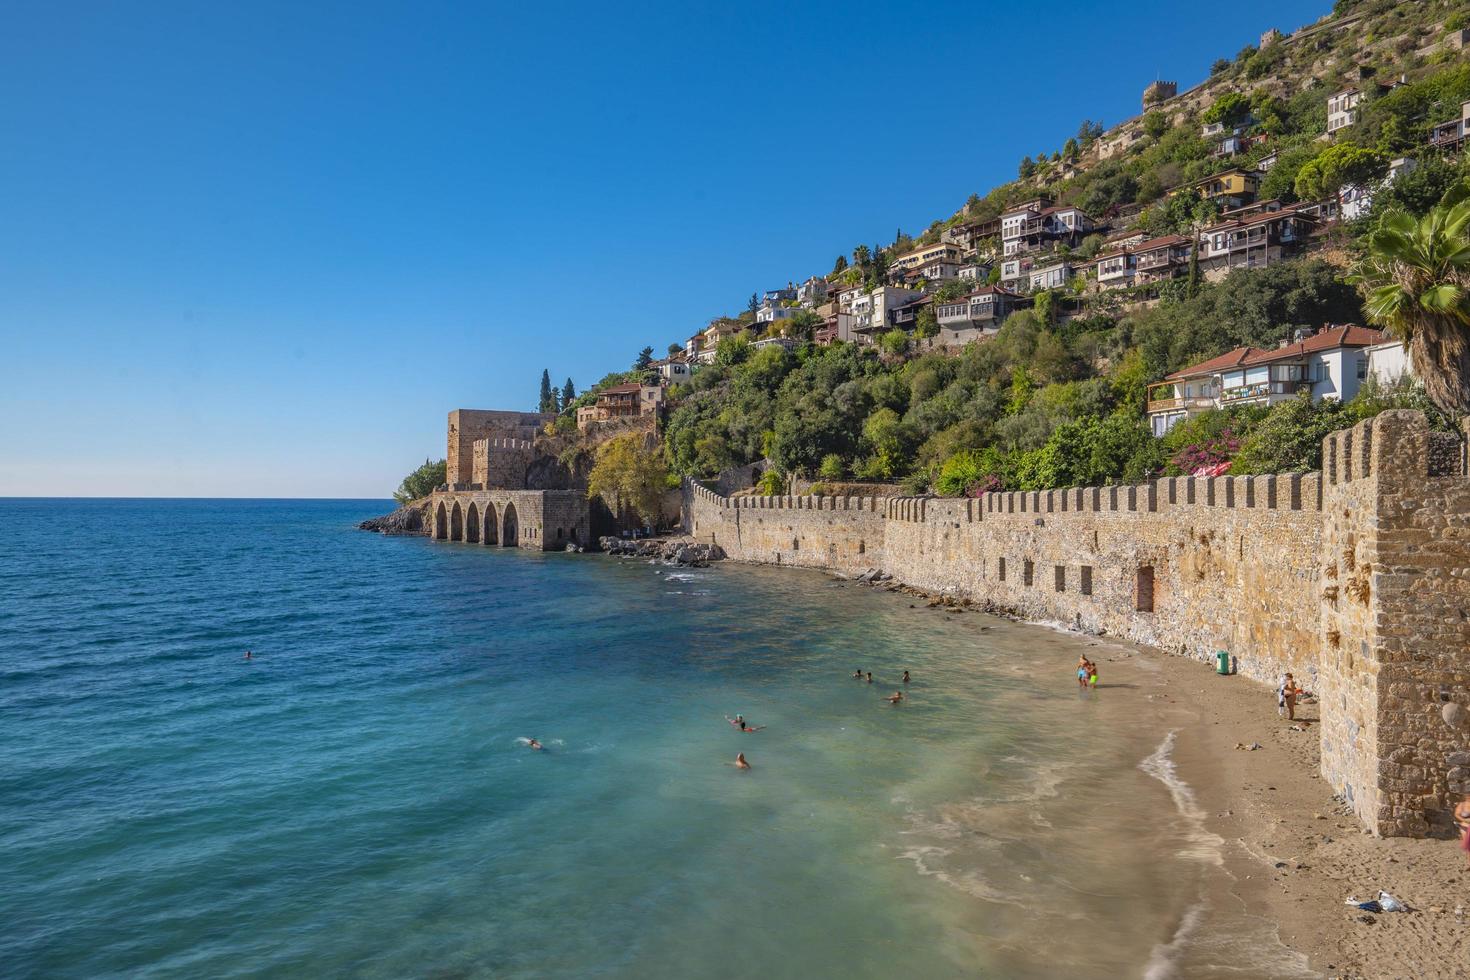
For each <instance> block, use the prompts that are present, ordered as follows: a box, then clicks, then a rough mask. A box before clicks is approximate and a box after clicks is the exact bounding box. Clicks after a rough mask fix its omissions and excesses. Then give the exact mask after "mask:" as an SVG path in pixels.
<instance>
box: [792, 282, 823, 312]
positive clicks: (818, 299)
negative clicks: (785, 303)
mask: <svg viewBox="0 0 1470 980" xmlns="http://www.w3.org/2000/svg"><path fill="white" fill-rule="evenodd" d="M828 289H829V287H828V285H827V280H826V279H823V278H822V277H821V276H812V277H811V278H810V279H808V280H807V281H806V282H804V283H802V284H801V285H800V286H797V287H796V302H797V303H798V304H800V305H801V306H803V307H805V308H806V309H808V310H813V309H816V308H817V307H818V306H820V305H821V304H823V303H825V302H827V291H828Z"/></svg>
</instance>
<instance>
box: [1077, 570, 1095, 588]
mask: <svg viewBox="0 0 1470 980" xmlns="http://www.w3.org/2000/svg"><path fill="white" fill-rule="evenodd" d="M1078 591H1080V592H1081V593H1082V594H1083V595H1092V566H1091V565H1083V566H1082V575H1081V582H1079V583H1078Z"/></svg>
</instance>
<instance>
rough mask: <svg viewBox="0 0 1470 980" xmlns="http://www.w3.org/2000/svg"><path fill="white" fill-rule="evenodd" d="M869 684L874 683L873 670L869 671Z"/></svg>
mask: <svg viewBox="0 0 1470 980" xmlns="http://www.w3.org/2000/svg"><path fill="white" fill-rule="evenodd" d="M868 683H869V684H871V683H873V672H872V671H871V670H870V671H868Z"/></svg>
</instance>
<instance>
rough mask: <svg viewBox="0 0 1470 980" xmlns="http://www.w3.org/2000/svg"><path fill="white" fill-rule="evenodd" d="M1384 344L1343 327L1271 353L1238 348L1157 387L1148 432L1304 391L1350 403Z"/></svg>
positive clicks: (1374, 335) (1379, 337)
mask: <svg viewBox="0 0 1470 980" xmlns="http://www.w3.org/2000/svg"><path fill="white" fill-rule="evenodd" d="M1384 340H1385V338H1384V336H1383V334H1382V333H1381V332H1380V331H1377V330H1373V329H1370V328H1368V327H1360V326H1357V325H1355V324H1345V325H1343V326H1336V327H1324V328H1323V329H1322V330H1319V331H1317V332H1316V333H1314V334H1311V335H1309V336H1303V337H1300V338H1299V339H1297V340H1295V341H1292V342H1290V343H1284V344H1282V345H1281V346H1279V347H1276V348H1274V349H1271V350H1261V349H1258V348H1254V347H1238V348H1236V349H1235V350H1233V351H1230V352H1229V353H1226V354H1221V355H1220V356H1219V357H1215V358H1211V359H1210V360H1208V361H1204V362H1202V363H1200V364H1195V365H1193V366H1191V367H1187V368H1184V369H1183V370H1181V371H1175V372H1174V373H1173V374H1171V375H1169V376H1168V377H1166V378H1165V379H1164V380H1163V381H1162V382H1160V383H1159V384H1156V385H1153V386H1152V387H1151V388H1150V389H1149V395H1148V406H1147V409H1146V412H1147V415H1148V420H1149V428H1150V430H1151V431H1152V432H1153V434H1154V435H1155V436H1161V435H1163V434H1164V433H1165V432H1168V431H1169V429H1171V428H1172V427H1173V426H1175V425H1177V424H1178V423H1179V422H1180V421H1181V420H1183V419H1186V418H1189V417H1190V416H1192V415H1198V414H1199V413H1200V412H1204V411H1208V410H1210V409H1219V408H1232V407H1235V406H1244V405H1275V404H1277V403H1278V402H1283V401H1287V400H1288V399H1291V398H1295V397H1297V395H1299V394H1300V393H1302V392H1309V393H1310V394H1311V397H1312V400H1313V401H1321V400H1322V399H1324V398H1335V399H1338V400H1339V401H1347V400H1348V399H1350V398H1352V397H1353V396H1354V395H1356V394H1357V393H1358V390H1359V389H1360V388H1361V387H1362V386H1363V382H1364V381H1365V380H1366V379H1367V377H1368V349H1369V348H1371V347H1373V346H1375V345H1378V344H1382V343H1383V342H1384Z"/></svg>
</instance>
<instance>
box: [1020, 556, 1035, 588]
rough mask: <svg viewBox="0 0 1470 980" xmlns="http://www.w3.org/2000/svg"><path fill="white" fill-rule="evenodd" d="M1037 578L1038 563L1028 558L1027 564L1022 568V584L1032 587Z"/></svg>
mask: <svg viewBox="0 0 1470 980" xmlns="http://www.w3.org/2000/svg"><path fill="white" fill-rule="evenodd" d="M1035 578H1036V563H1035V562H1034V561H1032V560H1031V559H1030V558H1027V559H1026V560H1025V564H1023V565H1022V566H1021V582H1022V584H1024V585H1030V584H1031V583H1032V581H1033V580H1034V579H1035Z"/></svg>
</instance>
